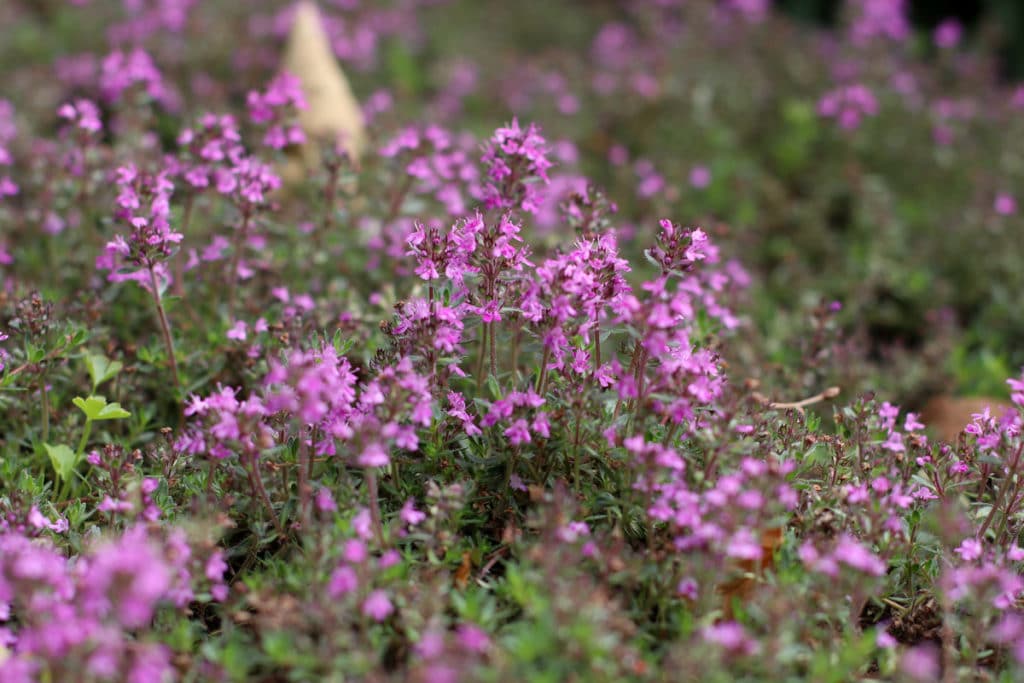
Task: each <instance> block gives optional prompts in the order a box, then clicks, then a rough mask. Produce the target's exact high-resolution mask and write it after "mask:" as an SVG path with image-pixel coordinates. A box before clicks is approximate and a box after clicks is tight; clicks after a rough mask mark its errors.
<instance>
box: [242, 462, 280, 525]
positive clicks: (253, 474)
mask: <svg viewBox="0 0 1024 683" xmlns="http://www.w3.org/2000/svg"><path fill="white" fill-rule="evenodd" d="M247 460H248V461H249V467H248V468H247V469H248V470H249V483H250V484H252V487H253V489H254V491H255V492H256V493H257V494H258V495H259V497H260V499H261V500H262V501H263V505H264V507H266V508H267V512H268V513H270V520H271V521H272V522H273V523H274V528H275V529H277V533H278V534H280V536H281V540H282V541H284V538H285V533H284V527H283V526H281V520H280V519H278V518H277V513H276V512H274V504H273V503H271V502H270V496H269V495H267V489H266V487H264V486H263V477H262V475H260V470H259V462H258V461H257V459H256V458H255V457H250V458H247Z"/></svg>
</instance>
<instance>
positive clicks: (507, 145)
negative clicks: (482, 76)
mask: <svg viewBox="0 0 1024 683" xmlns="http://www.w3.org/2000/svg"><path fill="white" fill-rule="evenodd" d="M483 162H484V165H485V166H486V167H487V175H486V182H485V184H484V187H483V201H484V206H485V207H487V208H488V209H510V208H518V209H522V210H523V211H526V212H529V213H536V211H537V209H538V207H539V205H540V194H541V193H540V190H539V189H538V187H537V185H538V184H547V183H548V169H549V168H551V165H552V164H551V162H550V161H549V160H548V158H547V143H546V141H545V140H544V138H543V137H541V135H540V129H539V128H538V127H537V126H536V125H535V124H532V123H531V124H530V125H529V126H527V128H526V130H523V129H522V128H520V127H519V122H518V121H517V120H515V119H513V120H512V123H511V124H509V125H508V126H507V127H504V128H499V129H497V130H496V131H495V132H494V135H493V136H492V137H491V139H490V140H488V142H487V145H486V146H485V148H484V155H483Z"/></svg>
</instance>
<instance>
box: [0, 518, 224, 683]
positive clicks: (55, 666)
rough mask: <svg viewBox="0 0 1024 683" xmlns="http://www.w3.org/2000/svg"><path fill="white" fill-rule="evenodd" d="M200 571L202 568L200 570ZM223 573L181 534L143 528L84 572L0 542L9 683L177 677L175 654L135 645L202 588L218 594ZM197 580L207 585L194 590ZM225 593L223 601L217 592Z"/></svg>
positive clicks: (2, 673)
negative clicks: (165, 612)
mask: <svg viewBox="0 0 1024 683" xmlns="http://www.w3.org/2000/svg"><path fill="white" fill-rule="evenodd" d="M197 563H198V564H197ZM225 568H226V567H225V566H224V565H223V562H222V561H221V560H220V559H219V556H217V555H212V556H211V557H210V560H208V561H207V562H206V563H205V564H204V562H203V561H202V560H201V559H200V558H198V557H197V556H196V555H195V554H194V552H193V549H192V548H191V547H190V545H189V542H188V539H187V538H186V536H185V534H184V532H182V531H180V530H170V531H168V532H167V533H166V535H164V536H160V535H158V534H157V535H154V534H152V533H150V532H149V531H147V529H146V527H144V526H141V525H140V526H134V527H131V528H129V529H127V530H126V531H125V532H124V533H123V534H122V535H121V536H119V537H117V538H114V539H111V540H109V541H106V542H103V543H100V544H97V545H96V547H94V548H93V549H92V550H91V551H90V552H89V553H88V554H87V555H85V556H83V557H81V558H79V560H78V561H77V562H70V561H68V560H67V559H66V558H64V557H63V556H62V555H61V554H59V553H58V552H57V551H56V550H55V549H54V548H52V547H48V546H47V545H42V544H39V543H34V542H32V541H31V540H30V539H29V538H26V537H25V536H22V535H20V534H17V533H10V532H8V533H4V534H3V535H0V622H6V623H8V624H10V625H9V626H8V627H4V628H0V645H2V646H3V647H5V648H7V649H8V650H10V652H9V653H7V655H6V656H5V657H3V658H0V677H2V678H3V680H5V681H15V682H19V683H20V682H21V681H26V682H27V681H32V680H38V678H39V677H40V676H48V677H51V678H52V679H54V680H70V676H71V675H72V672H75V675H77V676H81V675H83V674H85V675H88V676H90V677H94V678H96V679H101V680H115V679H120V680H128V681H139V682H140V683H141V682H142V681H151V680H161V679H163V678H165V677H168V676H170V675H171V673H172V671H173V669H172V667H171V662H170V651H169V650H168V649H167V647H166V646H164V645H161V644H159V643H158V642H152V641H147V640H145V639H136V638H135V637H133V635H132V634H133V632H135V631H137V630H139V629H142V628H144V627H145V626H147V625H148V624H149V623H150V621H151V620H152V619H153V617H154V615H155V614H156V612H157V610H158V609H159V608H161V607H162V606H168V607H174V608H178V609H183V608H184V607H185V606H186V605H187V604H188V603H189V602H190V601H192V600H194V599H196V588H197V587H198V586H199V582H200V581H213V582H215V583H218V584H220V583H221V582H222V580H223V571H224V569H225ZM197 570H199V572H200V575H201V576H203V577H204V579H201V580H197V581H194V580H193V576H194V575H195V574H194V572H196V571H197ZM218 592H220V591H218Z"/></svg>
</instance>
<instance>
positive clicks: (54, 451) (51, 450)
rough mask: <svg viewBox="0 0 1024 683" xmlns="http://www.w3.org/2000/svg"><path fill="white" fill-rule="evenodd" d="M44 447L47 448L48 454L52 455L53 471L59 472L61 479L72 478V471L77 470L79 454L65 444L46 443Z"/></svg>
mask: <svg viewBox="0 0 1024 683" xmlns="http://www.w3.org/2000/svg"><path fill="white" fill-rule="evenodd" d="M43 448H45V449H46V454H47V455H48V456H50V463H51V464H52V465H53V471H54V472H56V473H57V476H58V477H60V478H61V481H67V480H68V479H70V478H71V473H72V472H74V471H75V466H76V465H78V455H77V454H76V453H75V452H74V451H73V450H71V449H70V448H68V447H67V446H65V445H64V444H60V445H57V446H54V445H52V444H48V443H44V444H43Z"/></svg>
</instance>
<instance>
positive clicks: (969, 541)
mask: <svg viewBox="0 0 1024 683" xmlns="http://www.w3.org/2000/svg"><path fill="white" fill-rule="evenodd" d="M983 551H984V548H983V546H982V545H981V542H980V541H979V540H978V539H976V538H966V539H964V540H963V542H962V543H960V545H959V546H957V548H956V549H955V550H954V551H953V552H955V553H956V554H957V555H959V556H960V557H961V558H962V559H963V561H964V562H972V561H974V560H976V559H978V558H979V557H981V555H982V552H983Z"/></svg>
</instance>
